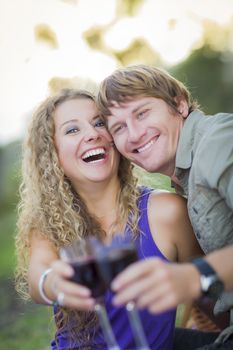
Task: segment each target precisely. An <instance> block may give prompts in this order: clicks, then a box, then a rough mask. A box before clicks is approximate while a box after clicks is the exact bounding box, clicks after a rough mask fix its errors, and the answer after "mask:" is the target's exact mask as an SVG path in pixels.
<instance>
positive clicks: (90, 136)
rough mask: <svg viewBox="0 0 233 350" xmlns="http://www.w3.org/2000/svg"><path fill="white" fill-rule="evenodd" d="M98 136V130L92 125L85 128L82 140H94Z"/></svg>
mask: <svg viewBox="0 0 233 350" xmlns="http://www.w3.org/2000/svg"><path fill="white" fill-rule="evenodd" d="M99 138H100V134H99V132H98V131H97V130H96V129H95V128H94V127H92V126H90V127H89V128H88V130H86V133H85V135H84V141H85V142H90V141H95V140H98V139H99Z"/></svg>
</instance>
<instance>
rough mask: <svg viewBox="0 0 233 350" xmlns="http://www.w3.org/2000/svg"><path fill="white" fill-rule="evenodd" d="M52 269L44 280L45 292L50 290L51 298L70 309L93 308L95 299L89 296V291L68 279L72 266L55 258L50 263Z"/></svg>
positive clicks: (88, 309) (70, 275) (71, 272)
mask: <svg viewBox="0 0 233 350" xmlns="http://www.w3.org/2000/svg"><path fill="white" fill-rule="evenodd" d="M51 268H52V271H51V273H50V274H49V275H48V278H47V279H46V281H45V286H44V287H45V292H46V293H47V291H49V290H50V291H51V293H52V294H53V299H56V300H57V301H58V303H59V301H60V304H62V305H61V306H65V307H68V308H72V309H77V310H83V311H90V310H93V308H94V304H95V300H94V299H93V298H92V297H91V291H90V290H89V289H88V288H87V287H85V286H81V285H80V284H77V283H74V282H72V281H70V280H69V279H70V278H71V277H72V275H73V273H74V271H73V269H72V267H71V266H70V265H69V264H67V263H65V262H63V261H61V260H56V261H54V262H53V263H52V264H51Z"/></svg>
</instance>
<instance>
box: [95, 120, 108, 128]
mask: <svg viewBox="0 0 233 350" xmlns="http://www.w3.org/2000/svg"><path fill="white" fill-rule="evenodd" d="M95 126H97V127H98V128H100V127H103V126H106V123H105V121H104V120H103V119H100V120H97V121H96V123H95Z"/></svg>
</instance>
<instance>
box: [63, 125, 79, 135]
mask: <svg viewBox="0 0 233 350" xmlns="http://www.w3.org/2000/svg"><path fill="white" fill-rule="evenodd" d="M78 131H79V129H78V128H76V127H74V128H70V129H68V130H67V131H66V132H65V134H66V135H68V134H75V133H77V132H78Z"/></svg>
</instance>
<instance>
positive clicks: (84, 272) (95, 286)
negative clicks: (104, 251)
mask: <svg viewBox="0 0 233 350" xmlns="http://www.w3.org/2000/svg"><path fill="white" fill-rule="evenodd" d="M70 265H71V266H72V267H73V269H74V275H73V276H72V278H71V280H72V281H73V282H76V283H79V284H82V285H84V286H86V287H88V288H90V289H91V291H92V296H93V297H94V298H97V297H100V296H102V295H103V294H104V293H105V292H106V289H107V287H106V284H105V281H104V279H103V277H102V276H101V274H100V272H99V269H98V267H97V264H96V261H95V260H94V259H88V260H84V261H75V262H71V263H70Z"/></svg>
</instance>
